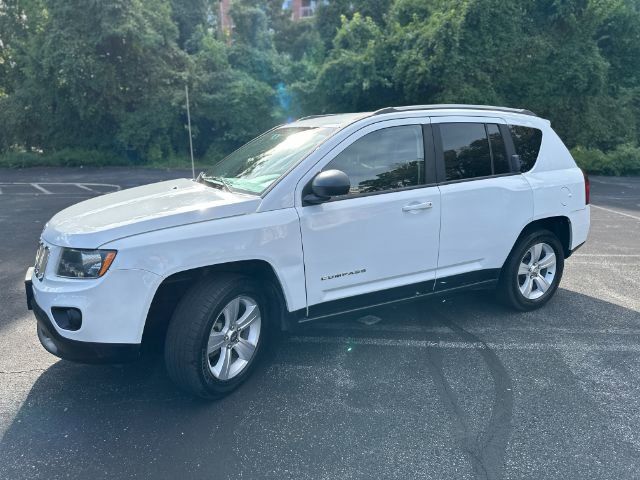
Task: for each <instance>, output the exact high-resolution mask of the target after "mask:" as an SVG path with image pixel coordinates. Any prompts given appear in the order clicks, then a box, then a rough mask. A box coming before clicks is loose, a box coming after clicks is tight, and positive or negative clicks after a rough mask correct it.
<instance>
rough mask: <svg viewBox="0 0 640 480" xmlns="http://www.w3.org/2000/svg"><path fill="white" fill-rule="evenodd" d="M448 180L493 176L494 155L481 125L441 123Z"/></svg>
mask: <svg viewBox="0 0 640 480" xmlns="http://www.w3.org/2000/svg"><path fill="white" fill-rule="evenodd" d="M440 136H441V138H442V151H443V153H444V164H445V172H446V180H447V181H449V180H462V179H465V178H475V177H487V176H490V175H491V152H490V150H489V141H488V140H487V132H486V131H485V129H484V124H482V123H441V124H440Z"/></svg>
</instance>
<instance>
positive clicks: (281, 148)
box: [199, 127, 335, 195]
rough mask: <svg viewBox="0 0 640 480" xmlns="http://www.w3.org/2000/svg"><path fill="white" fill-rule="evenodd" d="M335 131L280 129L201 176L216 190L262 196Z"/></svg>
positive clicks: (247, 146)
mask: <svg viewBox="0 0 640 480" xmlns="http://www.w3.org/2000/svg"><path fill="white" fill-rule="evenodd" d="M334 131H335V129H334V128H329V127H321V128H320V127H318V128H308V127H281V128H276V129H275V130H271V131H269V132H267V133H265V134H263V135H260V136H259V137H258V138H256V139H254V140H252V141H251V142H249V143H247V144H246V145H244V146H243V147H240V148H239V149H238V150H236V151H235V152H233V153H232V154H231V155H229V156H228V157H226V158H224V159H222V160H221V161H220V162H218V163H217V164H216V165H214V166H213V167H212V168H211V169H209V170H207V171H206V172H203V173H201V174H200V177H199V179H200V181H202V182H203V183H206V184H208V185H211V186H213V187H216V188H221V189H228V190H231V191H239V192H243V193H250V194H257V195H260V194H262V193H263V192H264V191H265V190H266V189H267V188H269V186H270V185H271V184H272V183H274V182H275V181H276V180H278V179H279V178H280V177H281V176H282V175H284V174H285V173H286V172H287V171H288V170H289V169H290V168H291V167H293V166H294V165H296V164H297V163H298V162H300V161H301V160H302V159H303V158H304V157H305V156H306V155H307V154H309V153H310V152H311V151H312V150H314V149H315V148H316V147H317V146H318V145H320V143H322V142H323V141H324V140H325V139H326V138H327V137H329V136H330V135H331V134H332V133H333V132H334Z"/></svg>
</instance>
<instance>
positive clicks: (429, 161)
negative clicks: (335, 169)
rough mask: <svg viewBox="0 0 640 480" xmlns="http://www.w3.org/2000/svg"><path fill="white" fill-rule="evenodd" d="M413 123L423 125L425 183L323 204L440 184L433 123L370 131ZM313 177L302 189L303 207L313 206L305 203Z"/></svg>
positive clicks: (340, 197) (335, 199)
mask: <svg viewBox="0 0 640 480" xmlns="http://www.w3.org/2000/svg"><path fill="white" fill-rule="evenodd" d="M412 125H415V126H419V127H422V142H423V156H424V158H423V162H424V178H423V182H424V183H421V184H419V185H411V186H409V187H402V188H392V189H389V190H380V191H377V192H366V193H350V194H348V195H340V196H338V197H333V198H330V199H329V200H327V201H325V202H322V204H324V203H333V202H342V201H345V200H352V199H356V198H363V197H372V196H374V195H384V194H389V193H396V192H406V191H409V190H417V189H420V188H433V187H437V186H438V182H437V159H436V148H435V144H434V139H435V138H434V135H433V131H432V127H431V124H429V123H407V124H403V125H391V126H388V127H382V128H379V129H376V130H373V131H371V132H369V133H374V132H378V131H380V130H383V129H385V128H394V127H405V126H412ZM369 133H367V134H365V135H363V136H361V137H360V138H364V137H365V136H367V135H369ZM360 138H358V139H356V140H354V141H353V142H352V143H351V144H349V145H348V146H347V147H345V148H348V147H349V146H351V145H352V144H353V143H355V142H357V141H358V140H360ZM342 151H344V150H341V152H342ZM341 152H340V153H341ZM336 156H337V155H336ZM336 156H334V157H333V158H332V159H331V160H329V161H328V162H327V165H328V164H329V163H331V162H332V161H333V159H334V158H335V157H336ZM325 167H326V165H325ZM429 167H430V168H429ZM323 168H324V167H323ZM320 171H322V170H320ZM313 178H315V176H314V177H312V178H311V180H309V182H308V183H307V184H306V185H305V187H304V188H303V189H302V199H303V201H302V206H303V207H305V206H312V205H307V204H305V202H304V197H305V196H306V195H308V194H309V193H311V182H313ZM322 204H321V205H322Z"/></svg>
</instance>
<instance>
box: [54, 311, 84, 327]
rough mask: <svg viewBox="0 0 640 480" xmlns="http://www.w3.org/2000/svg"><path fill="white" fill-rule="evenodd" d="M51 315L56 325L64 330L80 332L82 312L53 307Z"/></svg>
mask: <svg viewBox="0 0 640 480" xmlns="http://www.w3.org/2000/svg"><path fill="white" fill-rule="evenodd" d="M51 313H52V314H53V319H54V320H55V322H56V324H57V325H58V326H59V327H60V328H62V329H63V330H72V331H75V330H80V327H81V326H82V312H81V311H80V310H78V309H77V308H70V307H52V308H51Z"/></svg>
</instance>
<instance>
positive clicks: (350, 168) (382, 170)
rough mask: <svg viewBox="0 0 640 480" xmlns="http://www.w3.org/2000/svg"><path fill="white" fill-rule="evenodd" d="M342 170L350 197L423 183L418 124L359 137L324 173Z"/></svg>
mask: <svg viewBox="0 0 640 480" xmlns="http://www.w3.org/2000/svg"><path fill="white" fill-rule="evenodd" d="M332 169H337V170H342V171H343V172H344V173H346V174H347V175H348V176H349V180H351V191H350V195H358V194H362V193H372V192H382V191H387V190H396V189H399V188H407V187H414V186H418V185H421V184H424V181H425V180H424V143H423V140H422V127H421V126H420V125H403V126H399V127H389V128H383V129H381V130H376V131H375V132H371V133H369V134H367V135H365V136H364V137H362V138H359V139H358V140H356V141H355V142H353V143H352V144H351V145H349V146H348V147H347V148H345V149H344V150H343V151H342V152H340V153H339V154H338V155H337V156H336V157H335V158H334V159H333V160H331V162H329V163H328V164H327V166H326V167H325V168H324V170H332Z"/></svg>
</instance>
